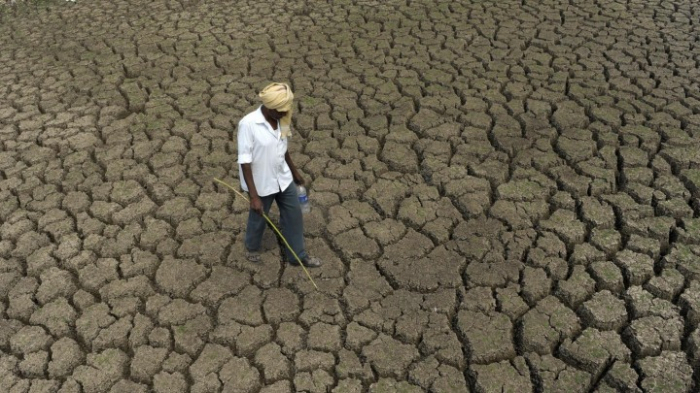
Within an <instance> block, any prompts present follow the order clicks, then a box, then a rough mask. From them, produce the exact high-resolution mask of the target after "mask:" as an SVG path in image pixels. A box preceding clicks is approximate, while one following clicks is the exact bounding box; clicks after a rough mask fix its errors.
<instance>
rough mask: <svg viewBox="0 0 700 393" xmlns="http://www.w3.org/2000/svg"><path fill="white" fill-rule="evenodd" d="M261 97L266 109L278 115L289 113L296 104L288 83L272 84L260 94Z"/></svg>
mask: <svg viewBox="0 0 700 393" xmlns="http://www.w3.org/2000/svg"><path fill="white" fill-rule="evenodd" d="M259 96H260V100H261V101H262V103H263V105H264V106H265V108H267V109H271V110H273V111H277V112H278V113H285V112H289V111H290V110H291V109H292V104H293V102H294V93H292V89H291V88H290V87H289V85H288V84H286V83H271V84H269V85H267V86H266V87H265V88H264V89H263V90H262V91H261V92H260V94H259Z"/></svg>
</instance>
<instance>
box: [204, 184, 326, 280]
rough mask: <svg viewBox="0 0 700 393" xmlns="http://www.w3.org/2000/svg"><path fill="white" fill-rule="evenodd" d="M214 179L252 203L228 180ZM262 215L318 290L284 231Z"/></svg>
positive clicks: (265, 215)
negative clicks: (227, 181) (283, 233)
mask: <svg viewBox="0 0 700 393" xmlns="http://www.w3.org/2000/svg"><path fill="white" fill-rule="evenodd" d="M214 180H215V181H216V182H218V183H221V184H223V185H224V186H226V187H228V188H230V189H231V190H233V192H235V193H236V194H238V196H240V197H241V198H243V199H245V200H246V202H248V203H250V200H248V198H246V197H245V195H243V194H242V193H241V192H239V191H238V190H236V189H235V188H233V186H231V185H230V184H228V183H226V182H225V181H223V180H219V179H217V178H216V177H215V178H214ZM262 216H263V217H264V218H265V220H266V221H267V222H268V224H270V226H272V229H274V230H275V232H277V234H278V235H279V237H280V238H281V239H282V241H283V242H284V245H285V246H287V248H288V249H289V251H291V252H292V255H294V258H296V259H297V262H299V266H301V268H302V269H304V273H306V276H307V277H308V278H309V280H311V283H312V284H313V285H314V288H316V290H318V286H316V283H315V282H314V279H313V278H311V274H309V271H308V270H307V269H306V266H304V263H303V262H302V261H301V259H299V256H298V255H297V253H296V252H294V250H293V249H292V246H290V245H289V243H287V239H285V238H284V236H283V235H282V232H280V230H279V229H277V227H276V226H275V224H273V223H272V221H271V220H270V217H268V216H267V214H265V212H263V213H262Z"/></svg>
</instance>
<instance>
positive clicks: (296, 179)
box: [294, 175, 305, 186]
mask: <svg viewBox="0 0 700 393" xmlns="http://www.w3.org/2000/svg"><path fill="white" fill-rule="evenodd" d="M294 183H296V185H298V186H303V185H304V184H305V182H304V178H303V177H301V175H296V176H294Z"/></svg>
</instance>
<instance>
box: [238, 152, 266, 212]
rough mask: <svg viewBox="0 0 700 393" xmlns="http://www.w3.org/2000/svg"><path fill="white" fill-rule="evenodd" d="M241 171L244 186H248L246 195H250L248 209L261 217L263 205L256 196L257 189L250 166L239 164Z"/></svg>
mask: <svg viewBox="0 0 700 393" xmlns="http://www.w3.org/2000/svg"><path fill="white" fill-rule="evenodd" d="M241 169H243V179H245V184H246V185H247V186H248V194H249V195H250V208H251V210H253V211H254V212H256V213H258V214H260V215H262V213H263V203H262V199H260V196H258V189H257V188H255V181H254V180H253V171H252V169H250V164H241Z"/></svg>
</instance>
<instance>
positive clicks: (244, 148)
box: [237, 123, 263, 215]
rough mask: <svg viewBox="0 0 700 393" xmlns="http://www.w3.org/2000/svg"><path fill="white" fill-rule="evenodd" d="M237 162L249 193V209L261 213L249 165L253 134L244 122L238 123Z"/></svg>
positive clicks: (261, 206) (259, 201) (251, 155)
mask: <svg viewBox="0 0 700 393" xmlns="http://www.w3.org/2000/svg"><path fill="white" fill-rule="evenodd" d="M237 139H238V163H239V164H241V169H242V170H243V179H244V180H245V183H246V185H247V186H248V194H249V195H250V209H251V210H253V211H255V212H257V213H258V214H260V215H262V213H263V204H262V200H261V199H260V196H259V195H258V189H257V188H256V187H255V181H254V180H253V171H252V169H251V168H250V165H251V163H252V161H253V143H254V141H253V136H252V134H251V131H250V129H249V128H248V126H247V125H246V124H244V123H238V138H237Z"/></svg>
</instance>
